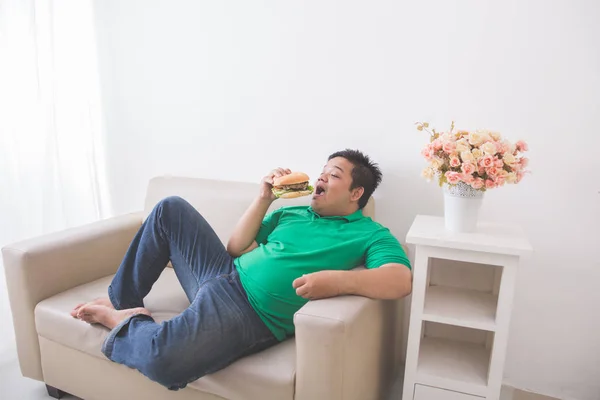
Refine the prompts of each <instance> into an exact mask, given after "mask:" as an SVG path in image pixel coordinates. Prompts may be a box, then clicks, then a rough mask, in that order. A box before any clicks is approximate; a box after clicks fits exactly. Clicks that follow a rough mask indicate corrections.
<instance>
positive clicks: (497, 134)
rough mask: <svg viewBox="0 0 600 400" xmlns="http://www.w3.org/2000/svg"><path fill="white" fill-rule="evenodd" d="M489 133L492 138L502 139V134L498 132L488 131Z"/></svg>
mask: <svg viewBox="0 0 600 400" xmlns="http://www.w3.org/2000/svg"><path fill="white" fill-rule="evenodd" d="M489 134H490V136H491V138H492V139H494V140H500V139H502V135H500V133H499V132H489Z"/></svg>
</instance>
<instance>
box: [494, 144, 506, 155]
mask: <svg viewBox="0 0 600 400" xmlns="http://www.w3.org/2000/svg"><path fill="white" fill-rule="evenodd" d="M494 144H495V145H496V149H497V153H504V151H503V150H504V145H503V144H502V142H494Z"/></svg>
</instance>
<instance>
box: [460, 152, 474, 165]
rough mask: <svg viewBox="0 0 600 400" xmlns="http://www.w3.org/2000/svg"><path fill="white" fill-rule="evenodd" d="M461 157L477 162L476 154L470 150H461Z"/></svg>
mask: <svg viewBox="0 0 600 400" xmlns="http://www.w3.org/2000/svg"><path fill="white" fill-rule="evenodd" d="M460 158H461V159H462V160H463V162H471V163H475V156H474V155H473V153H471V152H470V151H468V150H467V151H463V152H461V153H460Z"/></svg>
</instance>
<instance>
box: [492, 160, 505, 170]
mask: <svg viewBox="0 0 600 400" xmlns="http://www.w3.org/2000/svg"><path fill="white" fill-rule="evenodd" d="M494 166H495V167H496V168H502V167H504V162H503V161H502V160H499V159H498V158H496V160H495V161H494Z"/></svg>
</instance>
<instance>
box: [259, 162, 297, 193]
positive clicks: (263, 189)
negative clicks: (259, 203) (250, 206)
mask: <svg viewBox="0 0 600 400" xmlns="http://www.w3.org/2000/svg"><path fill="white" fill-rule="evenodd" d="M291 173H292V171H291V170H290V169H288V168H275V169H274V170H272V171H271V172H269V173H268V174H267V175H265V176H264V177H263V178H262V180H261V182H260V183H261V185H260V198H261V199H264V200H270V201H274V200H275V199H276V198H277V197H275V195H274V194H273V191H272V190H271V189H273V179H275V178H278V177H280V176H284V175H289V174H291Z"/></svg>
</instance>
